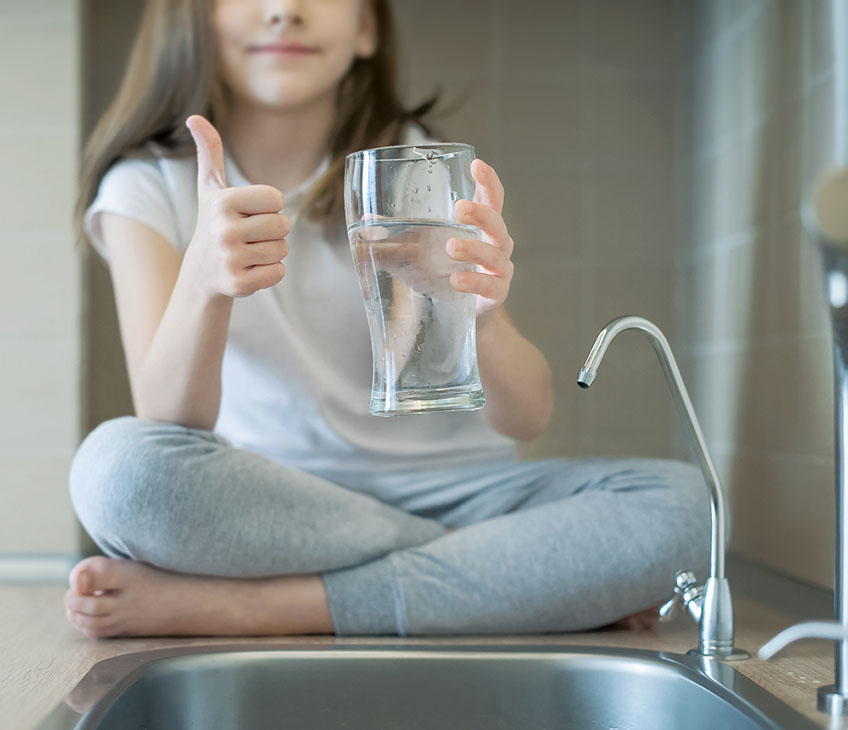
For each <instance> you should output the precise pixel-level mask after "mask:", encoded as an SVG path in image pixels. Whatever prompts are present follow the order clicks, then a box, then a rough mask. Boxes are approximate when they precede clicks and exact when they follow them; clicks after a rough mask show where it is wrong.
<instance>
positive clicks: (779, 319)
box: [763, 218, 830, 335]
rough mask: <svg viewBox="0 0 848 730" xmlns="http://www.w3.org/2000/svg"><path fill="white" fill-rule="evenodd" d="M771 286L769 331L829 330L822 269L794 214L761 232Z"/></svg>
mask: <svg viewBox="0 0 848 730" xmlns="http://www.w3.org/2000/svg"><path fill="white" fill-rule="evenodd" d="M763 246H764V247H766V248H767V251H768V255H767V257H766V261H765V266H766V268H767V269H768V273H767V278H768V282H769V286H770V287H771V294H770V296H769V302H770V304H769V308H770V315H771V316H770V319H769V327H768V330H767V332H766V334H768V335H786V334H789V333H803V334H806V335H809V334H812V333H815V332H828V331H829V328H830V320H829V316H828V309H827V303H826V300H825V293H824V272H823V269H822V262H821V257H820V255H819V251H818V249H817V248H816V246H815V245H814V244H813V243H812V241H810V240H809V239H808V238H807V236H806V235H804V234H803V233H802V231H801V223H800V221H799V220H798V219H797V218H796V219H795V220H791V221H789V222H788V223H786V224H784V225H781V226H777V227H776V228H774V229H772V230H770V231H769V232H767V233H766V234H764V235H763Z"/></svg>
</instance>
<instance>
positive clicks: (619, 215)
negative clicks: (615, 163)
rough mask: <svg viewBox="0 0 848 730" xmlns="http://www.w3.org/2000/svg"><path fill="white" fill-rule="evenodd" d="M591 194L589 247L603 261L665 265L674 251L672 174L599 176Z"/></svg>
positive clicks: (592, 183) (591, 186)
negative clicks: (653, 262) (590, 240)
mask: <svg viewBox="0 0 848 730" xmlns="http://www.w3.org/2000/svg"><path fill="white" fill-rule="evenodd" d="M589 185H590V188H591V191H592V211H591V215H592V223H591V226H592V234H593V235H592V237H593V240H592V242H591V243H592V246H593V249H594V251H595V255H596V256H597V257H598V258H599V259H601V260H604V261H608V262H610V263H612V262H619V263H622V262H624V261H648V260H651V261H655V260H656V261H662V262H666V263H667V262H668V260H669V251H670V249H671V248H672V247H673V245H674V244H673V241H672V235H673V230H674V219H673V216H672V215H671V211H670V209H671V207H672V203H671V200H672V197H673V188H672V183H671V170H668V171H666V173H665V174H658V175H646V176H643V175H639V174H637V173H630V174H628V173H625V172H622V173H619V174H609V175H603V176H598V177H597V179H595V180H594V181H592V182H591V183H589Z"/></svg>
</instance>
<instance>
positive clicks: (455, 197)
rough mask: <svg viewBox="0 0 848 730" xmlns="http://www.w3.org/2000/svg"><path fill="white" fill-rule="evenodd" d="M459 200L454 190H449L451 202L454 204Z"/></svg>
mask: <svg viewBox="0 0 848 730" xmlns="http://www.w3.org/2000/svg"><path fill="white" fill-rule="evenodd" d="M457 200H459V193H458V192H456V190H451V202H453V203H455V202H456V201H457Z"/></svg>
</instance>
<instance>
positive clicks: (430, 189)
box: [427, 185, 433, 193]
mask: <svg viewBox="0 0 848 730" xmlns="http://www.w3.org/2000/svg"><path fill="white" fill-rule="evenodd" d="M427 192H428V193H432V192H433V187H432V186H431V185H428V186H427Z"/></svg>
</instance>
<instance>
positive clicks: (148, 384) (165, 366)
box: [135, 269, 233, 431]
mask: <svg viewBox="0 0 848 730" xmlns="http://www.w3.org/2000/svg"><path fill="white" fill-rule="evenodd" d="M232 307H233V299H232V298H231V297H225V296H219V297H216V298H210V297H209V296H208V295H206V294H204V293H203V292H201V291H200V290H199V289H197V288H196V287H195V286H193V284H192V282H191V280H190V278H189V277H188V276H186V275H185V270H184V269H181V271H180V275H179V277H178V278H177V283H176V285H175V286H174V291H173V293H172V294H171V298H170V300H169V302H168V307H167V309H166V310H165V314H164V315H163V317H162V321H161V322H160V324H159V328H158V329H157V330H156V335H155V336H154V338H153V341H152V342H151V345H150V350H149V351H148V353H147V356H146V358H145V360H144V364H143V367H142V372H141V378H140V383H139V388H138V391H139V392H138V393H136V394H135V405H136V414H137V415H138V416H139V417H140V418H148V419H151V420H156V421H165V422H168V423H176V424H179V425H181V426H186V427H188V428H203V429H207V430H210V431H211V430H212V429H213V428H214V426H215V421H216V420H217V419H218V410H219V408H220V405H221V364H222V362H223V357H224V348H225V346H226V342H227V332H228V329H229V323H230V315H231V313H232Z"/></svg>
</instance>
